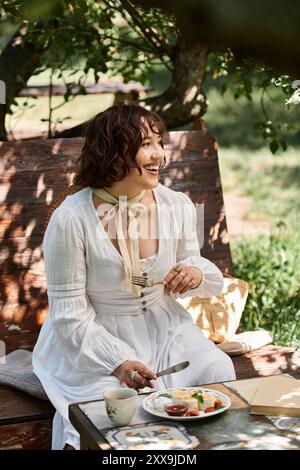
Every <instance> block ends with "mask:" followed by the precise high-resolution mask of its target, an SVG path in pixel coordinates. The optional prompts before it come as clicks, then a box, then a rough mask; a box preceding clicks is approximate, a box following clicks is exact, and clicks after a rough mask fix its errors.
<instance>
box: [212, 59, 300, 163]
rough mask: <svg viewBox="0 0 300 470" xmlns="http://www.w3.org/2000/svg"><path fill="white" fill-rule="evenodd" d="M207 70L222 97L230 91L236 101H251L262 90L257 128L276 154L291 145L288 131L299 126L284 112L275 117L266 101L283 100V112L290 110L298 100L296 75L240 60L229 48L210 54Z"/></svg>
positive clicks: (255, 125)
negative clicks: (285, 118)
mask: <svg viewBox="0 0 300 470" xmlns="http://www.w3.org/2000/svg"><path fill="white" fill-rule="evenodd" d="M207 70H208V72H209V73H210V74H211V76H212V78H213V79H214V81H215V83H214V85H215V86H216V87H217V88H218V90H219V91H220V93H221V95H222V96H223V95H224V94H225V92H229V93H231V94H232V95H233V97H234V99H235V100H238V99H240V98H246V99H247V100H248V101H249V102H252V101H253V96H254V94H257V92H259V93H260V99H259V102H260V115H259V116H257V117H256V118H255V119H254V121H253V124H254V129H255V130H257V131H258V132H259V133H260V134H261V136H262V137H263V139H265V141H267V142H268V144H269V149H270V150H271V152H272V153H273V154H275V153H277V152H279V151H285V150H286V149H287V147H288V143H287V139H286V134H287V131H288V130H293V131H294V130H295V129H298V128H299V127H298V126H297V127H295V128H291V127H290V126H289V124H288V123H287V121H286V120H284V119H282V115H280V116H278V117H274V116H272V113H270V112H269V110H268V106H267V102H270V101H273V100H276V101H277V102H279V103H281V109H282V111H283V112H285V111H288V110H290V109H291V103H297V100H296V99H295V95H294V92H295V90H294V87H293V78H292V77H290V76H288V75H277V74H276V73H275V71H274V70H273V69H271V68H269V67H267V66H266V65H265V64H263V63H259V62H258V61H257V60H255V59H253V58H244V59H237V58H236V57H235V56H234V54H233V53H232V51H230V50H227V51H226V52H225V53H218V52H217V53H213V54H211V55H210V57H209V61H208V65H207ZM272 95H273V96H272ZM292 96H294V99H293V100H291V98H292Z"/></svg>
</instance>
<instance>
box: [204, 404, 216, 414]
mask: <svg viewBox="0 0 300 470" xmlns="http://www.w3.org/2000/svg"><path fill="white" fill-rule="evenodd" d="M212 411H216V409H215V408H214V407H213V406H209V407H208V408H205V410H204V413H211V412H212Z"/></svg>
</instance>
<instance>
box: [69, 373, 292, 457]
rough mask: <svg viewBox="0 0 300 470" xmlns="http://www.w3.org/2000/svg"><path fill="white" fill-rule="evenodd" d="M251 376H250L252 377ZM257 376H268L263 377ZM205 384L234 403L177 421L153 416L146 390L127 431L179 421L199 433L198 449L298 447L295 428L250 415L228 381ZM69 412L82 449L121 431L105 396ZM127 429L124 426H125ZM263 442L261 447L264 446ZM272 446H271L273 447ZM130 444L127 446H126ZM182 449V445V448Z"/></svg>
mask: <svg viewBox="0 0 300 470" xmlns="http://www.w3.org/2000/svg"><path fill="white" fill-rule="evenodd" d="M249 380H250V379H249ZM258 380H265V378H264V377H261V378H259V379H258ZM205 388H211V389H214V390H219V391H220V392H223V393H225V394H226V395H227V396H229V397H230V399H231V402H232V406H231V407H230V408H229V409H228V410H226V411H225V412H223V413H220V414H218V415H215V416H211V417H208V418H206V419H199V420H196V421H187V422H184V423H183V422H177V421H171V420H162V419H161V418H159V417H156V416H152V415H150V414H149V413H147V412H146V411H144V410H143V408H142V401H143V399H144V398H145V396H146V395H147V394H140V395H139V396H138V399H139V407H138V411H137V413H136V416H135V417H134V419H133V420H132V422H131V423H130V425H129V426H127V427H126V428H127V429H128V428H129V429H128V431H131V429H132V430H137V429H139V427H140V426H141V425H143V424H146V423H153V424H154V423H157V424H161V425H170V424H175V423H176V424H177V425H179V426H181V425H184V428H185V432H186V433H187V435H188V436H194V437H196V440H198V443H197V444H196V446H194V447H193V449H195V450H208V449H217V448H226V447H228V448H232V449H233V448H236V449H238V448H251V447H249V445H250V444H249V442H250V441H251V442H252V446H253V445H254V446H255V442H257V440H260V442H264V444H263V446H265V447H264V448H274V446H275V448H276V445H278V447H279V448H281V446H283V447H284V448H287V449H298V448H299V447H300V438H299V434H297V432H296V431H294V430H280V429H279V428H278V427H277V426H276V423H277V425H278V419H277V421H276V422H273V420H272V419H270V418H267V417H265V416H256V415H250V407H249V404H248V402H247V401H246V400H245V399H243V398H242V397H241V396H239V395H238V394H237V393H236V392H235V391H233V390H232V389H231V388H229V387H228V386H227V385H226V384H225V383H223V384H212V385H205ZM69 416H70V420H71V423H72V424H73V426H74V427H75V429H76V430H77V431H78V432H79V434H80V442H81V449H94V450H112V449H113V447H112V446H111V445H110V444H109V442H108V440H106V439H105V435H106V434H107V432H109V431H110V430H111V429H115V430H117V431H119V430H120V431H121V430H122V428H117V427H115V426H113V424H112V422H111V421H110V419H109V418H108V417H107V415H106V411H105V405H104V401H103V400H96V401H90V402H84V403H77V404H73V405H70V408H69ZM123 429H124V428H123ZM263 446H262V445H261V444H260V448H263ZM268 446H269V447H268ZM270 446H271V447H270ZM128 449H130V447H126V450H128ZM180 449H181V448H180Z"/></svg>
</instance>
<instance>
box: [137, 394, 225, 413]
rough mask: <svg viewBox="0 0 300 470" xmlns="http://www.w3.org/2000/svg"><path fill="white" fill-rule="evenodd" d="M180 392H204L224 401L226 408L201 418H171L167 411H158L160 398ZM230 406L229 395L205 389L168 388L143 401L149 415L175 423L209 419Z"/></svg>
mask: <svg viewBox="0 0 300 470" xmlns="http://www.w3.org/2000/svg"><path fill="white" fill-rule="evenodd" d="M179 390H180V391H188V392H190V391H192V390H195V391H197V390H202V391H203V392H204V393H212V394H213V395H214V396H215V397H216V399H218V398H219V399H220V400H222V402H223V405H224V408H220V409H219V410H216V411H212V412H211V413H203V414H200V415H199V416H169V415H168V413H166V412H165V411H159V410H157V409H156V407H155V400H156V399H157V398H158V397H160V396H161V395H164V394H166V393H168V392H175V391H179ZM230 406H231V400H230V398H229V397H228V396H227V395H224V393H221V392H219V391H217V390H213V389H211V388H204V387H185V388H168V389H167V390H161V391H159V392H154V393H151V394H150V395H148V396H147V397H146V398H144V400H143V408H144V410H145V411H148V413H150V414H152V415H154V416H159V417H160V418H166V419H171V420H173V421H188V420H189V421H190V420H192V421H194V420H197V419H202V418H209V417H210V416H215V415H217V414H219V413H223V411H226V410H228V408H229V407H230ZM200 413H201V411H200Z"/></svg>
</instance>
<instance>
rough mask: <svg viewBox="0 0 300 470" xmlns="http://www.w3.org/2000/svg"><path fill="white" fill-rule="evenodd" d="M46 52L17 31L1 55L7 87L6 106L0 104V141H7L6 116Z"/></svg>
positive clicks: (1, 72) (1, 73)
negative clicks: (25, 39)
mask: <svg viewBox="0 0 300 470" xmlns="http://www.w3.org/2000/svg"><path fill="white" fill-rule="evenodd" d="M36 44H38V46H37V45H36ZM44 51H45V45H44V44H40V42H39V41H34V38H33V40H32V41H30V42H27V41H26V42H24V37H23V36H22V35H21V33H20V31H17V32H16V33H15V35H14V36H13V37H12V39H11V40H10V41H9V43H8V44H7V45H6V46H5V48H4V49H3V51H2V53H1V55H0V79H1V80H3V81H4V83H5V85H6V104H0V140H7V133H6V129H5V116H6V114H7V112H8V111H9V109H10V107H11V104H12V103H13V101H14V98H15V97H16V96H18V94H19V92H20V91H21V90H22V88H24V86H25V85H26V82H27V81H28V80H29V78H30V77H31V75H32V74H33V72H34V70H35V69H36V68H37V66H38V65H39V64H40V60H41V56H42V54H43V52H44Z"/></svg>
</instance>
